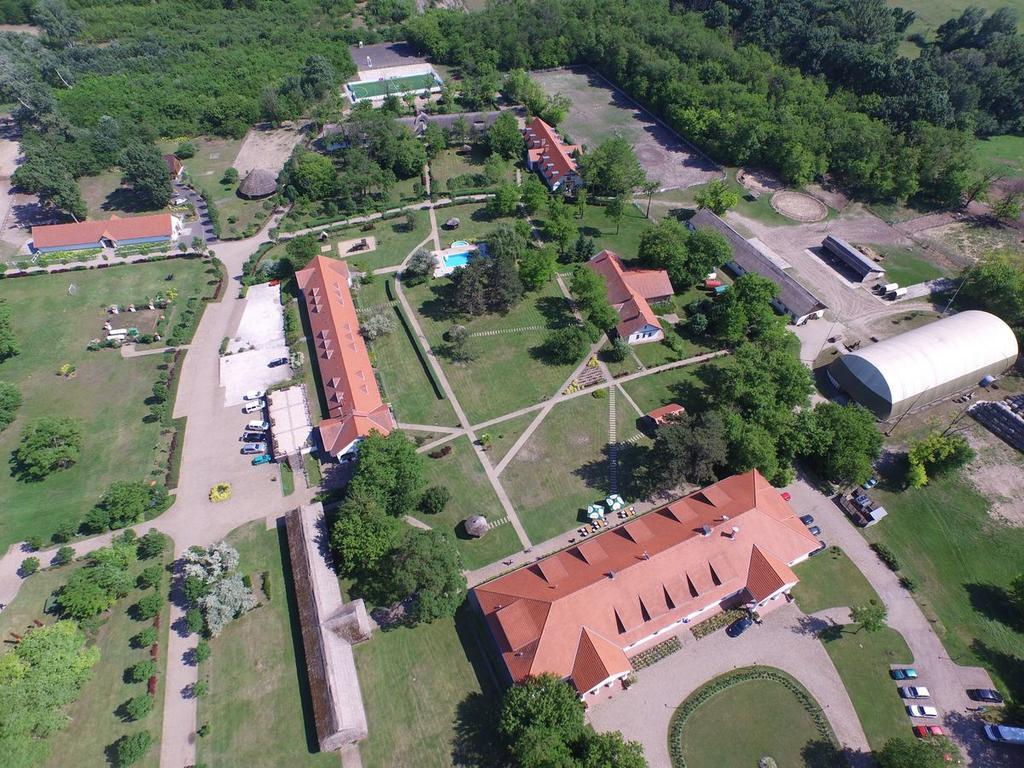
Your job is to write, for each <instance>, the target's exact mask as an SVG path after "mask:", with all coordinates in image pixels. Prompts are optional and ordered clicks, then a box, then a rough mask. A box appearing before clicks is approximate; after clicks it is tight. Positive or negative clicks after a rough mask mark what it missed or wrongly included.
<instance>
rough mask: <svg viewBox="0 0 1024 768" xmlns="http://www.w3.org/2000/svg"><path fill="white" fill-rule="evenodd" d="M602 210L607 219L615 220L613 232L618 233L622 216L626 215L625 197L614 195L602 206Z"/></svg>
mask: <svg viewBox="0 0 1024 768" xmlns="http://www.w3.org/2000/svg"><path fill="white" fill-rule="evenodd" d="M604 212H605V214H606V215H607V216H608V218H609V219H611V220H612V221H614V222H615V234H616V235H617V234H619V228H620V227H621V226H622V217H623V216H625V215H626V198H625V195H616V196H615V197H613V198H612V199H611V200H609V201H608V204H607V205H605V207H604Z"/></svg>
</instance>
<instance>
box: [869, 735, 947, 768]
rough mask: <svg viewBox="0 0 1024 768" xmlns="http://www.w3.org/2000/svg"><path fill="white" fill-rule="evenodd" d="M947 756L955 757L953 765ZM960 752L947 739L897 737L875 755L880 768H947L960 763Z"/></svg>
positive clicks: (887, 742)
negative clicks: (913, 739) (912, 739)
mask: <svg viewBox="0 0 1024 768" xmlns="http://www.w3.org/2000/svg"><path fill="white" fill-rule="evenodd" d="M947 755H950V756H952V757H953V760H952V763H951V761H950V760H949V759H948V758H947ZM959 755H960V750H959V749H958V748H957V746H956V745H955V744H953V742H951V741H950V740H949V739H947V738H945V737H934V736H933V737H932V738H929V739H920V740H916V741H911V740H910V739H904V738H901V737H896V738H892V739H889V740H888V741H886V742H885V744H884V745H883V746H882V749H881V750H879V751H878V752H876V753H875V759H876V760H877V761H878V765H879V768H945V766H948V765H950V764H954V765H955V764H956V763H957V762H959Z"/></svg>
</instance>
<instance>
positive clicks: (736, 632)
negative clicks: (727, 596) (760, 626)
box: [725, 616, 754, 637]
mask: <svg viewBox="0 0 1024 768" xmlns="http://www.w3.org/2000/svg"><path fill="white" fill-rule="evenodd" d="M753 623H754V622H753V621H751V619H750V617H749V616H743V617H742V618H739V619H736V621H734V622H733V623H732V624H730V625H729V626H728V627H726V628H725V634H727V635H728V636H729V637H739V636H740V635H742V634H743V633H744V632H746V631H747V630H748V629H750V625H751V624H753Z"/></svg>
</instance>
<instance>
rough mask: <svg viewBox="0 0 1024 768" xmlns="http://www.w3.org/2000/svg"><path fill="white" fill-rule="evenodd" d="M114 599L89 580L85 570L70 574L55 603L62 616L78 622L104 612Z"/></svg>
mask: <svg viewBox="0 0 1024 768" xmlns="http://www.w3.org/2000/svg"><path fill="white" fill-rule="evenodd" d="M115 599H116V596H115V595H113V594H110V593H108V592H107V591H106V590H105V589H103V588H102V587H100V586H99V584H97V583H96V582H95V581H93V580H92V579H91V578H90V576H89V571H88V570H87V569H83V570H80V571H76V572H75V573H73V574H71V578H70V579H68V582H67V584H65V585H64V586H63V587H61V589H60V592H59V593H58V595H57V603H58V604H59V605H60V607H61V610H62V611H63V612H64V615H66V616H70V617H71V618H73V619H78V620H79V621H81V620H83V619H88V618H91V617H93V616H95V615H96V614H98V613H100V612H102V611H105V610H106V609H107V608H109V607H110V606H111V604H113V602H114V600H115Z"/></svg>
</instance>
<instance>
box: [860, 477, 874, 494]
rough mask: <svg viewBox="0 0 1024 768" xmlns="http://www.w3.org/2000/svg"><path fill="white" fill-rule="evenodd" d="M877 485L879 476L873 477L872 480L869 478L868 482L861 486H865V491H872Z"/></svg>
mask: <svg viewBox="0 0 1024 768" xmlns="http://www.w3.org/2000/svg"><path fill="white" fill-rule="evenodd" d="M876 485H878V478H877V477H872V478H871V479H870V480H868V481H867V482H866V483H864V484H863V485H862V486H861V488H863V489H864V490H865V491H870V490H871V489H872V488H874V487H875V486H876Z"/></svg>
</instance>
